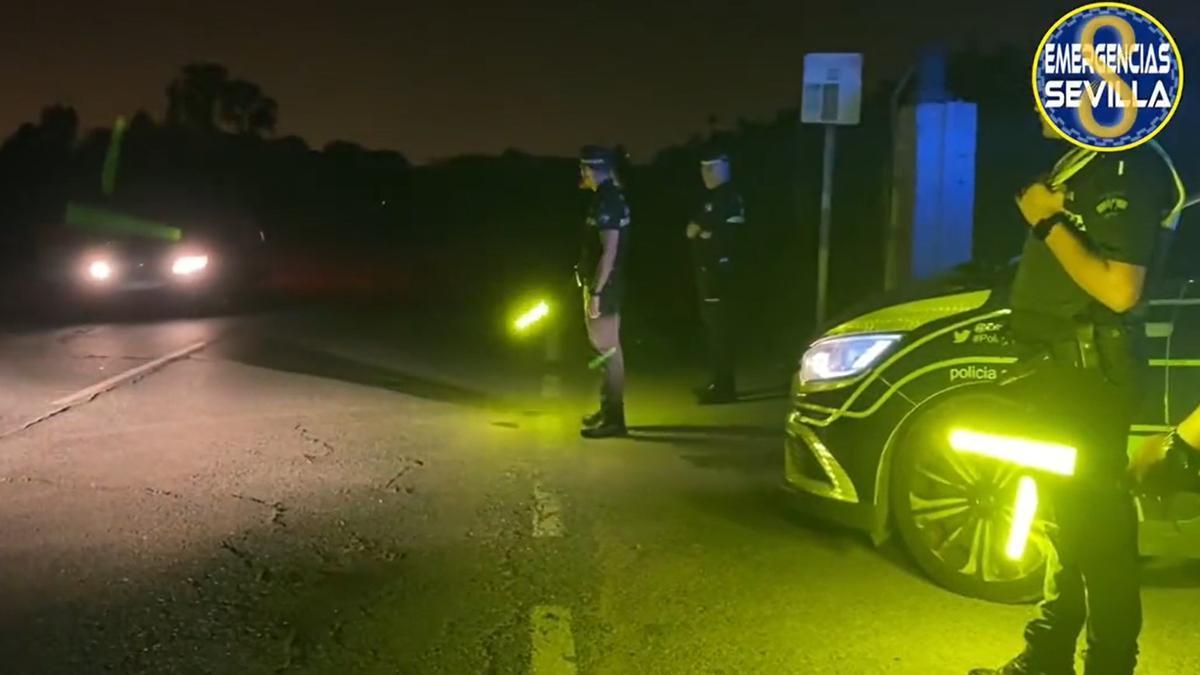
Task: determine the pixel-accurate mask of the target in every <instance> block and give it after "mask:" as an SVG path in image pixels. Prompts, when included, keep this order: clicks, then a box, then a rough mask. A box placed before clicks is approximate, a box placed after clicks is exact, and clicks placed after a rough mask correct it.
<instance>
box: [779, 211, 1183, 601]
mask: <svg viewBox="0 0 1200 675" xmlns="http://www.w3.org/2000/svg"><path fill="white" fill-rule="evenodd" d="M1196 201H1197V200H1196V199H1192V200H1190V201H1189V206H1194V204H1195V203H1196ZM1195 213H1198V211H1197V210H1195V209H1189V210H1188V211H1186V212H1185V213H1184V220H1188V216H1191V215H1192V214H1195ZM1192 218H1193V219H1194V216H1192ZM1197 251H1200V232H1198V231H1197V228H1192V229H1190V230H1189V229H1188V228H1187V227H1180V228H1179V231H1178V234H1177V237H1176V239H1175V242H1174V244H1173V245H1172V247H1171V258H1170V259H1169V260H1168V263H1167V266H1166V270H1165V273H1164V274H1163V275H1162V276H1161V278H1160V279H1159V280H1157V281H1156V282H1155V283H1154V286H1153V287H1152V288H1150V289H1149V290H1148V297H1149V298H1150V300H1149V302H1147V303H1146V309H1145V312H1146V315H1145V326H1146V328H1145V333H1146V341H1145V342H1146V354H1147V356H1148V358H1149V364H1148V365H1149V366H1150V381H1149V382H1148V386H1147V395H1146V396H1145V398H1144V400H1143V401H1142V404H1141V407H1140V412H1139V415H1138V418H1137V423H1136V424H1135V425H1134V426H1133V427H1131V429H1130V437H1129V447H1130V448H1131V449H1132V448H1136V447H1137V444H1138V443H1140V442H1141V440H1142V439H1143V438H1144V437H1146V436H1148V435H1151V434H1154V433H1161V432H1164V431H1166V430H1167V429H1169V425H1170V422H1171V420H1175V419H1179V418H1181V417H1182V416H1183V415H1185V414H1186V413H1187V412H1188V410H1187V408H1188V406H1189V405H1191V404H1192V403H1193V402H1194V401H1196V400H1197V399H1200V368H1197V367H1195V366H1196V365H1197V364H1200V285H1197V284H1196V283H1195V281H1194V280H1195V279H1200V255H1198V254H1197ZM1014 271H1015V267H1013V266H1011V265H1010V266H1007V267H1002V268H999V269H994V270H990V271H987V270H983V269H981V268H979V267H973V266H964V267H961V268H958V269H956V270H953V271H952V272H950V273H948V274H946V275H943V276H941V277H939V278H936V279H933V280H930V281H927V282H924V283H921V284H919V285H915V286H912V287H910V288H906V289H903V290H901V291H898V292H896V293H893V294H890V295H888V296H883V297H881V298H879V299H878V300H877V301H876V302H874V303H873V304H871V305H870V306H867V307H865V308H864V309H862V310H860V311H858V312H856V313H855V314H853V315H851V316H849V317H847V318H846V320H844V321H841V322H840V323H837V324H836V325H835V326H834V327H833V328H831V329H829V330H828V331H826V332H825V333H824V334H823V335H822V336H821V337H820V339H818V340H816V341H815V342H814V343H813V344H812V345H811V346H810V347H809V349H808V351H807V352H806V353H805V354H804V357H803V359H802V362H801V365H800V369H799V371H798V372H797V373H796V376H795V378H794V380H793V385H792V411H791V413H790V414H789V416H788V419H787V440H786V444H785V446H786V447H785V469H784V471H785V486H786V487H787V488H788V489H789V491H791V492H792V493H793V494H794V495H796V498H797V500H798V501H799V502H800V504H801V506H802V507H803V508H805V510H807V511H809V512H811V513H814V514H816V515H818V516H819V517H822V518H825V519H828V520H831V521H834V522H837V523H840V524H843V525H847V526H850V527H853V528H856V529H860V530H863V531H866V532H868V533H870V535H871V537H872V539H873V540H874V541H875V542H876V543H882V542H884V541H885V540H886V539H888V537H889V536H890V534H891V533H892V532H898V533H899V535H900V539H901V541H902V543H903V545H904V547H905V548H906V549H907V550H908V551H909V553H910V554H911V555H912V557H913V558H914V560H915V561H916V562H917V564H918V565H919V566H920V567H921V569H922V570H924V571H925V572H926V573H927V574H928V575H929V576H930V578H932V579H933V580H934V581H935V582H937V583H938V584H940V585H942V586H944V587H946V588H948V589H950V590H952V591H954V592H956V593H960V594H963V595H969V596H973V597H979V598H984V599H988V600H993V601H997V602H1026V601H1030V600H1033V599H1036V598H1037V597H1038V596H1039V595H1040V594H1041V588H1042V579H1043V576H1044V574H1043V573H1044V567H1045V564H1046V556H1047V545H1048V542H1047V540H1046V527H1047V526H1048V525H1049V524H1051V523H1052V522H1053V514H1052V513H1046V512H1039V513H1038V514H1037V519H1036V522H1034V523H1033V524H1032V526H1031V530H1030V532H1029V542H1030V545H1028V546H1025V547H1024V548H1019V547H1016V546H1015V544H1014V548H1017V549H1019V550H1020V551H1021V555H1019V556H1016V557H1015V558H1014V557H1013V556H1010V555H1008V554H1007V553H1008V551H1007V550H1006V549H1008V547H1009V544H1010V542H1009V541H1008V540H1009V533H1010V531H1011V530H1012V527H1013V520H1014V517H1016V516H1017V514H1016V511H1017V509H1016V508H1015V505H1016V504H1017V496H1018V489H1019V486H1020V472H1018V471H1017V470H1015V468H1014V467H1013V466H1012V465H1011V464H1005V463H1003V462H998V461H994V460H989V459H988V458H987V457H979V456H972V455H968V454H963V453H961V452H956V451H955V450H954V449H953V448H952V447H951V446H952V443H951V435H952V433H953V432H954V431H955V429H956V427H958V426H960V425H961V424H962V423H963V421H964V420H968V421H969V420H972V419H986V420H989V421H991V423H992V424H993V426H994V425H996V424H1000V425H1001V426H1002V427H1003V425H1004V424H1005V422H1004V421H1005V420H1006V419H1015V417H1016V406H1017V405H1018V403H1016V402H1013V401H1006V400H1003V399H1000V398H999V397H998V396H996V395H995V394H994V393H993V391H992V388H988V387H979V386H977V385H981V384H987V383H994V382H995V381H996V380H997V379H999V378H1002V377H1004V375H1005V373H1006V372H1007V370H1008V368H1009V367H1010V366H1011V364H1013V363H1014V362H1015V361H1016V356H1015V354H1014V353H1013V345H1012V343H1011V339H1010V335H1009V322H1008V319H1009V315H1010V310H1009V308H1008V306H1007V303H1008V297H1009V289H1010V286H1011V283H1012V277H1013V272H1014ZM985 391H986V392H987V393H983V392H985ZM1010 412H1012V413H1013V417H1012V418H1009V417H1006V415H1007V414H1008V413H1010ZM1013 432H1014V433H1017V432H1018V430H1017V429H1013ZM1139 509H1140V514H1141V518H1142V523H1141V527H1140V542H1139V545H1140V548H1141V552H1142V553H1143V554H1144V555H1148V556H1180V557H1200V494H1195V493H1184V494H1180V495H1176V496H1174V497H1172V498H1149V497H1141V498H1140V499H1139Z"/></svg>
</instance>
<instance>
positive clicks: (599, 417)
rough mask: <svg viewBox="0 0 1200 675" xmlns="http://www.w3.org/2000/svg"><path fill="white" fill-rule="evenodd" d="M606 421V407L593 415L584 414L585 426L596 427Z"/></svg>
mask: <svg viewBox="0 0 1200 675" xmlns="http://www.w3.org/2000/svg"><path fill="white" fill-rule="evenodd" d="M603 421H604V408H601V409H599V410H597V411H596V412H594V413H592V414H591V415H586V416H584V418H583V420H582V422H583V426H584V428H588V427H594V426H597V425H598V424H600V423H601V422H603Z"/></svg>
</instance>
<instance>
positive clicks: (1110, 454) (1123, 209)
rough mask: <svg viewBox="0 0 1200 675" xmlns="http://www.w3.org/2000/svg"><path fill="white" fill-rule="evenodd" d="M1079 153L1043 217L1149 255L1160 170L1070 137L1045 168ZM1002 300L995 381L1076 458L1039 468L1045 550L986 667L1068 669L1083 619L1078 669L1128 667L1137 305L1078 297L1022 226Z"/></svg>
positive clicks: (1134, 586)
mask: <svg viewBox="0 0 1200 675" xmlns="http://www.w3.org/2000/svg"><path fill="white" fill-rule="evenodd" d="M1080 160H1085V161H1086V163H1083V168H1082V169H1079V170H1078V172H1077V173H1074V175H1073V176H1071V177H1070V178H1068V179H1066V180H1065V182H1063V183H1062V184H1063V186H1064V187H1065V189H1066V191H1067V194H1066V200H1065V208H1066V211H1067V213H1068V216H1067V217H1066V218H1064V219H1060V224H1058V225H1057V226H1056V227H1058V228H1063V227H1067V228H1068V229H1069V230H1070V231H1071V232H1072V234H1073V235H1074V236H1077V237H1079V238H1081V239H1082V240H1083V241H1084V242H1085V243H1086V245H1087V246H1088V247H1089V248H1090V249H1091V250H1093V251H1095V252H1096V253H1097V254H1098V255H1100V256H1101V257H1103V258H1105V259H1107V260H1110V261H1118V262H1123V263H1129V264H1133V265H1139V266H1143V267H1147V268H1149V267H1150V265H1151V263H1152V257H1153V255H1154V252H1155V248H1156V242H1157V241H1158V239H1159V237H1160V234H1161V232H1162V230H1163V228H1162V223H1163V220H1164V216H1165V215H1166V214H1167V213H1168V212H1169V211H1170V210H1171V207H1172V205H1173V204H1174V201H1173V200H1174V198H1175V195H1174V194H1173V193H1174V192H1175V183H1174V174H1173V173H1172V171H1171V169H1170V168H1169V167H1168V165H1167V164H1166V162H1165V161H1164V160H1163V158H1162V157H1161V156H1159V155H1158V153H1157V152H1156V151H1155V150H1154V149H1153V148H1151V147H1149V146H1147V145H1143V146H1139V147H1138V148H1134V149H1131V150H1128V151H1124V152H1119V153H1099V154H1096V153H1087V154H1085V152H1084V151H1081V150H1075V151H1072V152H1070V153H1068V154H1067V156H1066V157H1064V159H1063V160H1062V161H1060V163H1059V165H1058V166H1056V167H1055V173H1056V174H1058V175H1061V174H1062V173H1063V172H1064V171H1066V170H1067V169H1068V166H1069V165H1074V166H1078V165H1079V164H1080V163H1081V162H1080ZM1087 160H1090V161H1087ZM1053 175H1054V174H1052V176H1053ZM1011 305H1012V309H1013V313H1012V317H1011V326H1012V331H1013V339H1014V345H1015V347H1016V349H1017V353H1018V357H1019V360H1018V363H1017V364H1016V365H1015V366H1014V368H1013V370H1012V373H1011V374H1010V376H1009V377H1006V379H1005V380H1004V381H1002V382H1001V383H1000V387H1001V391H1004V392H1006V394H1007V395H1006V398H1008V399H1010V400H1014V401H1018V402H1020V403H1022V404H1023V405H1025V406H1026V409H1027V410H1029V411H1033V412H1034V415H1035V416H1036V418H1037V419H1039V420H1040V421H1042V422H1043V423H1045V425H1046V426H1047V427H1052V428H1054V429H1055V430H1056V433H1061V434H1062V435H1063V436H1062V437H1063V438H1064V439H1066V440H1069V441H1071V442H1072V443H1073V445H1074V447H1076V448H1078V450H1079V458H1078V460H1077V465H1076V472H1075V475H1073V476H1071V477H1067V478H1062V479H1059V480H1050V479H1043V478H1040V477H1039V485H1041V486H1043V488H1044V492H1047V493H1048V494H1047V497H1048V498H1049V502H1050V504H1051V505H1052V507H1053V511H1054V514H1055V519H1056V522H1057V531H1056V532H1055V533H1053V535H1052V540H1053V542H1054V553H1055V555H1052V556H1051V559H1050V562H1049V568H1048V570H1047V577H1046V587H1045V598H1044V600H1043V601H1042V603H1041V605H1040V606H1039V615H1038V617H1037V618H1035V619H1034V620H1033V621H1031V622H1030V623H1029V624H1028V625H1027V626H1026V629H1025V640H1026V648H1025V651H1024V652H1023V653H1022V655H1021V656H1019V657H1018V658H1017V659H1016V660H1014V662H1012V663H1011V664H1010V665H1009V666H1007V667H1006V669H1002V670H1001V671H999V672H1002V673H1008V672H1012V673H1026V672H1028V673H1043V672H1044V673H1047V674H1055V673H1073V672H1074V655H1075V645H1076V640H1077V638H1078V635H1079V632H1080V630H1082V629H1083V627H1084V625H1085V623H1086V625H1087V628H1088V645H1089V646H1088V650H1087V655H1086V663H1087V670H1086V671H1085V672H1086V674H1087V675H1100V674H1109V673H1111V674H1114V675H1115V674H1120V675H1129V674H1130V673H1132V672H1133V669H1134V666H1135V664H1136V661H1137V637H1138V634H1139V632H1140V630H1141V624H1142V614H1141V599H1140V594H1139V582H1138V548H1137V513H1136V507H1135V505H1134V502H1133V498H1132V495H1131V493H1130V490H1129V486H1128V485H1127V483H1126V481H1125V469H1126V466H1127V464H1128V454H1127V450H1126V439H1127V437H1128V433H1129V427H1130V425H1131V424H1132V423H1133V421H1134V415H1135V414H1136V411H1137V409H1138V407H1139V405H1140V393H1141V371H1142V368H1141V366H1143V365H1144V364H1145V360H1144V358H1141V357H1140V353H1141V350H1140V348H1139V344H1138V341H1139V336H1140V335H1141V327H1140V326H1139V325H1138V324H1137V321H1136V318H1135V315H1136V314H1137V313H1136V312H1130V313H1127V314H1125V315H1121V314H1118V313H1116V312H1113V311H1112V310H1110V309H1108V308H1107V307H1106V306H1104V305H1102V304H1101V303H1099V302H1098V301H1096V300H1095V299H1093V298H1092V297H1091V296H1089V295H1088V294H1087V292H1086V291H1084V290H1083V289H1082V288H1081V287H1080V286H1079V285H1078V284H1076V283H1075V282H1074V281H1073V280H1072V279H1071V277H1070V276H1069V275H1068V274H1067V272H1066V270H1065V269H1064V268H1063V266H1062V265H1061V264H1060V263H1059V262H1058V260H1057V259H1056V258H1055V257H1054V254H1053V252H1052V251H1051V250H1050V249H1049V247H1048V246H1047V244H1046V243H1045V242H1044V241H1042V240H1041V239H1040V238H1039V237H1037V236H1035V234H1034V233H1033V232H1032V231H1031V233H1030V235H1029V237H1028V239H1027V240H1026V242H1025V246H1024V251H1023V254H1022V258H1021V261H1020V264H1019V267H1018V269H1017V275H1016V279H1015V281H1014V284H1013V288H1012V297H1011ZM977 672H996V671H977Z"/></svg>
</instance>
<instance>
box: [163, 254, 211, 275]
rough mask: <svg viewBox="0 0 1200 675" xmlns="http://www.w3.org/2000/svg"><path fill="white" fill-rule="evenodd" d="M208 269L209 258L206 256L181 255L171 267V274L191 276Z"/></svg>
mask: <svg viewBox="0 0 1200 675" xmlns="http://www.w3.org/2000/svg"><path fill="white" fill-rule="evenodd" d="M205 267H208V256H206V255H181V256H179V257H178V258H176V259H175V263H174V264H172V265H171V272H172V273H174V274H175V275H176V276H181V277H184V276H190V275H193V274H196V273H198V272H200V271H202V270H203V269H204V268H205Z"/></svg>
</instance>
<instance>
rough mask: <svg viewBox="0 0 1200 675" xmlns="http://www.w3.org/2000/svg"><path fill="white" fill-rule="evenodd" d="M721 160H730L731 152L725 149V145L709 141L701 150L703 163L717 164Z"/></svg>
mask: <svg viewBox="0 0 1200 675" xmlns="http://www.w3.org/2000/svg"><path fill="white" fill-rule="evenodd" d="M721 162H724V163H728V162H729V153H728V152H726V151H725V148H724V147H722V146H720V145H717V144H715V143H709V144H708V145H706V146H704V148H703V149H702V150H701V152H700V163H701V164H717V163H721Z"/></svg>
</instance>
